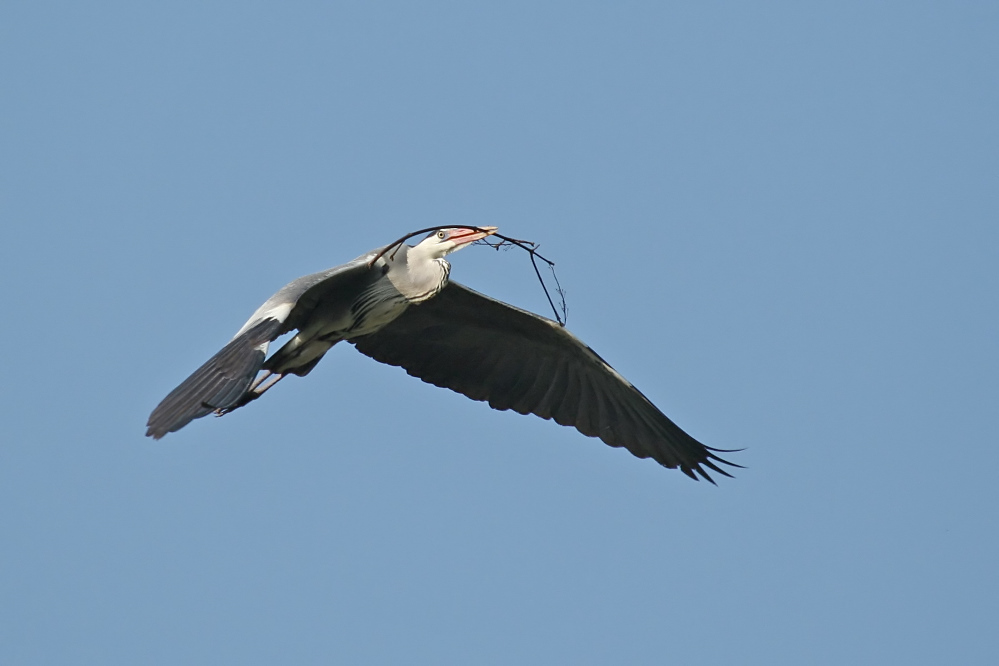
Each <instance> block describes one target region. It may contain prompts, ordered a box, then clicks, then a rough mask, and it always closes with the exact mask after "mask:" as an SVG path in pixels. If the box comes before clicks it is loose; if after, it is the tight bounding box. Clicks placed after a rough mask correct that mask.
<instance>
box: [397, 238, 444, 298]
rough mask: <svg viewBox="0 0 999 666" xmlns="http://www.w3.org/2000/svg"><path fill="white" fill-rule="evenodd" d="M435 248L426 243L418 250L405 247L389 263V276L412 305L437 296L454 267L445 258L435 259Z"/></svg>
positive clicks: (418, 246)
mask: <svg viewBox="0 0 999 666" xmlns="http://www.w3.org/2000/svg"><path fill="white" fill-rule="evenodd" d="M436 249H437V248H434V247H433V246H430V245H427V244H424V243H421V244H419V245H417V246H415V247H410V246H408V245H403V246H402V247H401V248H399V251H398V252H397V253H396V254H395V257H394V258H393V259H389V260H387V262H386V263H387V265H388V267H389V271H388V273H387V274H386V277H388V279H389V280H391V282H392V284H393V286H395V288H396V289H398V290H399V293H400V294H402V295H403V296H405V297H406V298H407V299H408V300H409V301H411V302H413V303H419V302H421V301H425V300H427V299H428V298H432V297H434V296H436V295H437V294H438V293H439V292H440V290H441V289H443V288H444V286H445V285H446V284H447V278H448V275H449V274H450V272H451V264H449V263H448V262H447V260H445V259H444V258H443V257H438V256H434V255H435V254H436V253H437V252H435V250H436Z"/></svg>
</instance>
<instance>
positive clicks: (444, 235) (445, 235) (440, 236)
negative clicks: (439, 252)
mask: <svg viewBox="0 0 999 666" xmlns="http://www.w3.org/2000/svg"><path fill="white" fill-rule="evenodd" d="M437 237H438V238H440V239H441V240H444V239H445V238H447V232H445V231H444V230H443V229H441V230H440V231H438V232H437Z"/></svg>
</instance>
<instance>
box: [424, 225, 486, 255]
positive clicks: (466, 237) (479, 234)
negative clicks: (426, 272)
mask: <svg viewBox="0 0 999 666" xmlns="http://www.w3.org/2000/svg"><path fill="white" fill-rule="evenodd" d="M497 229H498V227H478V229H465V228H453V229H438V230H437V231H433V232H431V233H430V234H428V235H427V237H426V238H424V239H423V240H422V241H420V242H419V243H417V244H416V246H415V247H414V249H416V248H419V249H420V250H422V251H423V252H421V253H425V254H426V255H427V256H429V257H430V258H432V259H443V258H444V257H445V256H446V255H449V254H451V253H452V252H454V251H456V250H460V249H461V248H463V247H465V246H467V245H470V244H471V243H473V242H475V241H477V240H481V239H483V238H485V237H486V236H491V235H492V234H494V233H496V230H497Z"/></svg>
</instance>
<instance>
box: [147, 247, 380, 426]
mask: <svg viewBox="0 0 999 666" xmlns="http://www.w3.org/2000/svg"><path fill="white" fill-rule="evenodd" d="M374 255H375V253H374V252H372V253H369V254H366V255H364V256H361V257H358V258H357V259H355V260H353V261H351V262H350V263H347V264H344V265H342V266H337V267H336V268H331V269H329V270H326V271H322V272H319V273H313V274H312V275H306V276H305V277H302V278H299V279H297V280H295V281H293V282H290V283H288V284H287V285H285V286H284V287H282V288H281V290H280V291H278V292H277V293H276V294H274V295H273V296H271V297H270V298H269V299H267V302H265V303H264V304H263V305H261V306H260V307H259V308H257V311H256V312H254V313H253V316H251V317H250V319H249V320H248V321H247V322H246V323H245V324H244V325H243V327H242V328H241V329H239V332H237V333H236V337H234V338H233V339H232V340H230V341H229V344H227V345H226V346H225V347H223V348H222V350H221V351H219V353H217V354H215V356H212V357H211V358H210V359H209V360H208V362H207V363H205V364H204V365H202V366H201V367H200V368H198V369H197V370H195V371H194V374H192V375H191V376H190V377H188V378H187V379H185V380H184V382H183V383H182V384H181V385H180V386H178V387H177V388H175V389H174V390H173V391H171V392H170V395H168V396H167V397H166V398H164V399H163V402H161V403H160V404H159V405H158V406H157V407H156V409H154V410H153V413H152V414H151V415H150V416H149V421H148V423H147V424H146V425H147V430H146V435H147V436H149V437H153V438H154V439H160V438H161V437H163V436H164V435H166V434H167V433H168V432H176V431H177V430H180V429H181V428H183V427H184V426H185V425H187V424H188V423H190V422H191V421H192V420H194V419H197V418H201V417H202V416H206V415H208V414H210V413H212V412H214V411H215V410H216V409H222V410H224V409H228V408H230V407H233V406H234V405H236V403H237V402H238V401H239V399H240V398H241V397H242V396H243V394H244V393H245V392H246V390H247V389H248V388H249V387H250V384H251V383H252V382H253V378H254V377H256V375H257V373H258V372H259V371H260V368H261V366H262V365H263V363H264V357H265V356H266V355H267V349H268V345H269V343H270V342H271V341H273V340H274V339H276V338H277V337H278V336H280V335H282V334H284V333H287V332H288V331H290V330H293V329H296V328H298V327H299V326H300V325H301V323H302V322H303V321H307V320H308V318H309V316H310V315H311V314H312V312H313V311H314V309H315V308H316V307H317V306H318V305H319V304H321V303H323V302H325V301H326V300H328V299H330V298H336V296H337V294H338V293H341V292H342V293H349V292H351V290H355V289H357V288H358V285H360V284H362V283H363V281H365V280H367V279H370V278H369V276H370V274H371V268H370V267H369V266H368V262H369V261H370V260H371V259H372V258H373V257H374Z"/></svg>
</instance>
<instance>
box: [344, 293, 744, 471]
mask: <svg viewBox="0 0 999 666" xmlns="http://www.w3.org/2000/svg"><path fill="white" fill-rule="evenodd" d="M350 342H352V343H353V344H354V345H355V346H356V347H357V349H358V351H360V352H361V353H362V354H366V355H367V356H370V357H371V358H373V359H375V360H376V361H381V362H382V363H387V364H389V365H397V366H401V367H402V368H404V369H405V370H406V372H408V373H409V374H410V375H413V376H414V377H419V378H420V379H422V380H423V381H425V382H428V383H430V384H434V385H436V386H440V387H443V388H449V389H451V390H453V391H457V392H458V393H462V394H464V395H466V396H468V397H470V398H472V399H473V400H481V401H485V402H488V403H489V406H490V407H492V408H493V409H499V410H506V409H512V410H514V411H517V412H519V413H521V414H536V415H538V416H540V417H542V418H545V419H554V420H555V422H556V423H559V424H561V425H566V426H573V427H574V428H576V429H577V430H579V431H580V432H581V433H583V434H584V435H588V436H590V437H599V438H600V439H602V440H603V441H604V442H606V443H607V444H610V445H611V446H617V447H624V448H626V449H628V450H629V451H631V452H632V453H633V454H635V455H636V456H638V457H639V458H653V459H654V460H656V461H657V462H659V463H660V464H662V465H664V466H666V467H672V468H676V467H679V468H680V469H681V470H682V471H683V472H684V473H685V474H687V475H688V476H690V477H691V478H694V479H696V478H697V475H698V474H700V475H701V476H702V477H704V478H706V479H707V480H709V481H711V477H710V476H709V475H708V473H707V472H706V471H705V470H704V467H707V468H708V469H711V470H714V471H716V472H718V473H720V474H724V475H725V476H730V475H729V474H728V472H726V471H725V470H723V469H721V468H720V467H718V465H717V464H715V463H716V462H718V463H725V464H728V465H733V466H734V467H738V465H734V464H733V463H729V462H728V461H725V460H722V459H721V458H719V457H718V456H716V455H715V454H714V452H715V451H716V449H711V448H709V447H706V446H704V445H703V444H701V443H700V442H698V441H697V440H696V439H694V438H693V437H691V436H690V435H688V434H687V433H686V432H684V431H683V430H681V429H680V427H679V426H677V425H676V424H675V423H673V422H672V421H670V420H669V419H668V418H667V417H666V416H665V415H664V414H663V413H662V412H660V411H659V410H658V409H657V408H656V407H655V405H653V404H652V403H651V402H650V401H649V400H648V398H646V397H645V396H644V395H642V393H641V392H639V391H638V389H636V388H635V387H634V386H632V384H631V383H630V382H628V380H626V379H625V378H624V377H622V376H621V375H620V374H618V373H617V372H616V371H615V370H614V369H613V368H611V367H610V365H608V364H607V363H606V362H605V361H604V360H603V359H602V358H600V357H599V356H598V355H597V354H596V352H594V351H593V350H592V349H590V348H589V347H588V346H586V345H585V344H583V342H581V341H580V340H579V339H578V338H576V337H575V336H574V335H572V334H571V333H569V331H567V330H565V329H564V328H563V327H561V326H559V325H558V324H557V323H555V322H553V321H551V320H549V319H545V318H544V317H539V316H537V315H534V314H531V313H530V312H527V311H525V310H520V309H518V308H515V307H513V306H511V305H507V304H505V303H501V302H500V301H497V300H494V299H492V298H489V297H487V296H483V295H482V294H480V293H478V292H475V291H473V290H471V289H469V288H468V287H465V286H462V285H460V284H457V283H455V282H451V283H450V284H449V285H448V286H447V287H445V288H444V290H443V291H441V293H440V294H439V295H438V296H437V297H436V298H432V299H430V300H428V301H426V302H424V303H421V304H419V305H412V306H410V307H409V308H407V309H406V311H405V312H404V313H403V314H402V315H400V316H399V317H398V318H397V319H395V320H394V321H393V322H391V323H390V324H388V325H387V326H385V327H384V328H382V329H381V330H380V331H378V332H377V333H372V334H371V335H366V336H363V337H359V338H356V339H354V340H350Z"/></svg>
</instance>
